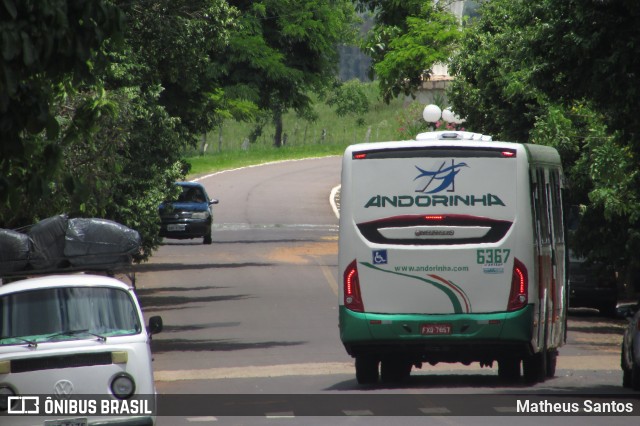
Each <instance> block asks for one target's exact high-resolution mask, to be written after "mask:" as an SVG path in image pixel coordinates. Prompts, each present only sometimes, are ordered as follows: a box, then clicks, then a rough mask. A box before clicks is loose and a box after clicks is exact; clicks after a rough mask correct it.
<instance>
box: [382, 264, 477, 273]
mask: <svg viewBox="0 0 640 426" xmlns="http://www.w3.org/2000/svg"><path fill="white" fill-rule="evenodd" d="M394 269H395V271H396V272H468V271H469V267H468V266H447V265H415V266H396V267H395V268H394Z"/></svg>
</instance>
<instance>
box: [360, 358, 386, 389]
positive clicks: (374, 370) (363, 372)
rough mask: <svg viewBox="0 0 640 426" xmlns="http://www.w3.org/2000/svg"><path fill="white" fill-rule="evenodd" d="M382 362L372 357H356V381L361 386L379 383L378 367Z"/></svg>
mask: <svg viewBox="0 0 640 426" xmlns="http://www.w3.org/2000/svg"><path fill="white" fill-rule="evenodd" d="M379 364H380V362H379V361H378V360H377V359H375V358H374V357H371V356H365V355H361V356H357V357H356V380H357V381H358V383H359V384H361V385H371V384H374V383H378V377H379V376H380V374H379V372H378V366H379Z"/></svg>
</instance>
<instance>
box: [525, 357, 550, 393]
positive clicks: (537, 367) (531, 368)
mask: <svg viewBox="0 0 640 426" xmlns="http://www.w3.org/2000/svg"><path fill="white" fill-rule="evenodd" d="M522 372H523V376H524V381H525V382H526V383H527V384H530V385H533V384H535V383H538V382H544V381H545V379H546V378H547V351H546V350H543V351H541V352H538V353H536V354H533V355H528V356H525V357H524V359H523V360H522Z"/></svg>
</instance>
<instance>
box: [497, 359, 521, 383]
mask: <svg viewBox="0 0 640 426" xmlns="http://www.w3.org/2000/svg"><path fill="white" fill-rule="evenodd" d="M498 377H499V378H500V379H502V380H505V381H508V382H512V381H516V380H518V379H519V378H520V359H519V358H503V359H501V360H498Z"/></svg>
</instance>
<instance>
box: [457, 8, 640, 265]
mask: <svg viewBox="0 0 640 426" xmlns="http://www.w3.org/2000/svg"><path fill="white" fill-rule="evenodd" d="M638 16H640V5H639V4H638V3H637V2H634V1H631V0H612V1H597V0H567V1H562V2H557V1H553V0H539V1H535V2H531V1H526V0H492V1H490V2H485V3H483V4H482V6H481V9H480V17H479V18H478V19H477V20H476V21H474V22H473V23H472V24H471V25H470V26H469V27H467V28H466V30H465V35H464V37H463V39H462V42H461V48H460V50H459V52H458V54H457V55H456V56H455V58H454V59H453V61H452V66H451V67H450V71H453V73H454V74H455V76H456V80H455V81H454V83H453V84H452V87H451V90H450V93H449V99H450V100H451V101H452V103H453V106H454V109H455V110H456V112H457V113H459V114H460V115H461V116H465V117H466V119H467V122H466V124H467V125H469V127H471V128H473V129H474V131H481V132H483V133H489V134H493V135H494V136H495V137H494V139H506V140H514V141H519V142H534V143H540V144H545V145H550V146H554V147H556V148H557V149H558V151H559V152H560V154H561V156H562V159H563V164H564V168H565V172H566V174H567V176H568V191H567V193H566V195H567V197H568V199H569V202H570V203H571V204H576V205H581V206H582V208H581V218H582V220H581V225H580V228H579V229H578V230H577V232H576V233H575V234H572V240H571V244H572V247H573V248H574V250H576V251H577V252H578V253H581V254H589V255H590V256H591V257H594V258H599V259H604V260H606V261H608V262H609V263H611V264H615V265H617V266H618V267H619V268H621V269H624V268H627V267H628V266H629V265H630V264H632V263H634V262H636V260H635V259H636V257H637V256H636V255H635V253H636V251H635V250H637V248H638V247H639V246H640V238H638V235H640V232H638V230H639V229H640V213H639V212H640V202H639V200H640V191H639V189H638V188H640V185H639V183H640V179H639V178H640V176H638V158H640V157H639V156H640V132H639V130H640V118H639V117H638V115H637V114H636V112H635V107H634V106H633V105H634V104H635V99H637V95H638V93H637V90H638V84H639V83H640V81H638V79H639V78H640V75H638V74H637V73H636V72H635V71H632V70H637V69H640V63H638V61H639V59H638V57H639V56H638V54H639V53H640V52H638V46H639V45H640V44H639V43H638V42H639V41H640V28H638V26H637V18H638Z"/></svg>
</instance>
